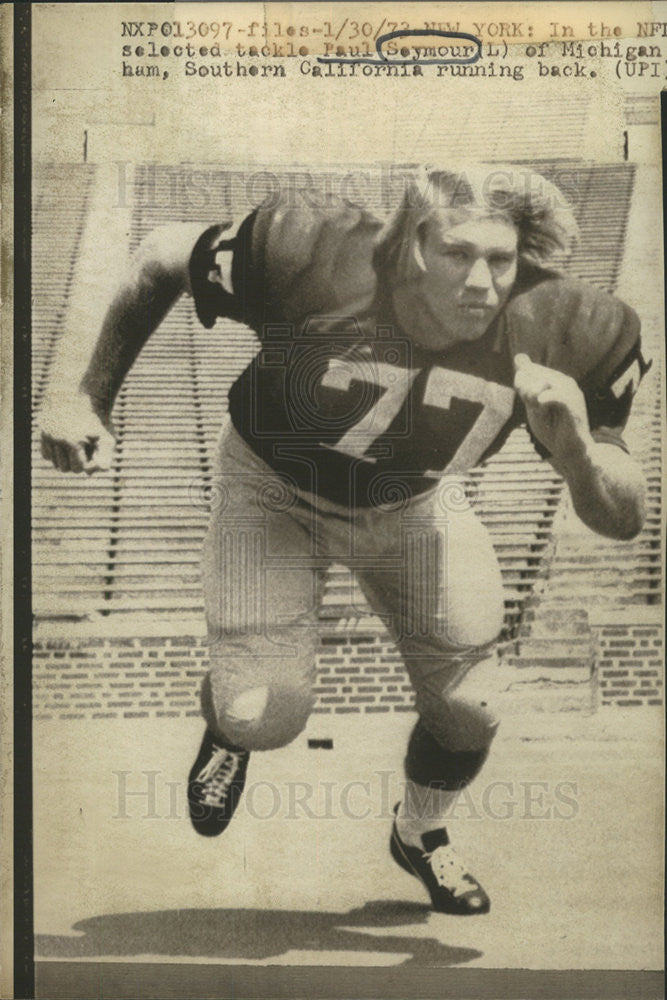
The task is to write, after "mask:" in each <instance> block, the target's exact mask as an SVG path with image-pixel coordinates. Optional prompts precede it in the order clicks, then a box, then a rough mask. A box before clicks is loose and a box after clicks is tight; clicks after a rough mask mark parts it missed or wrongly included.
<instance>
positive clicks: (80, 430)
mask: <svg viewBox="0 0 667 1000" xmlns="http://www.w3.org/2000/svg"><path fill="white" fill-rule="evenodd" d="M39 425H40V430H41V443H42V455H43V456H44V458H45V459H47V461H49V462H52V463H53V465H54V466H55V468H56V469H60V471H61V472H85V473H87V474H88V475H92V473H93V472H98V471H99V470H106V469H108V468H110V466H111V461H112V459H113V452H114V447H115V444H116V439H115V438H114V435H113V430H112V427H111V423H110V422H109V421H103V420H101V419H100V417H99V416H98V414H97V413H96V412H95V410H94V409H93V406H92V403H91V401H90V398H89V397H88V396H86V395H85V394H83V393H74V394H72V395H71V396H67V395H54V396H50V397H47V399H45V401H44V406H43V408H42V412H41V414H40V421H39Z"/></svg>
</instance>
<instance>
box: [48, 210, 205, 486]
mask: <svg viewBox="0 0 667 1000" xmlns="http://www.w3.org/2000/svg"><path fill="white" fill-rule="evenodd" d="M201 229H202V227H201V224H200V223H195V224H176V225H171V226H165V227H162V228H161V229H157V230H155V231H154V232H153V233H151V234H150V235H149V236H148V237H146V239H145V240H144V241H143V242H142V243H141V245H140V247H139V248H138V250H137V252H136V254H135V255H134V257H133V258H132V261H131V263H130V265H129V268H128V271H127V273H126V274H125V275H124V277H123V279H122V280H121V282H120V283H119V285H118V287H117V289H116V291H115V292H114V294H113V296H112V299H111V302H110V304H109V305H108V307H107V308H106V309H105V308H104V305H101V304H100V303H99V302H98V301H97V297H96V295H95V288H94V287H91V288H90V289H89V293H88V295H87V296H86V309H85V314H83V313H81V311H79V313H74V315H73V317H72V318H71V325H70V327H69V329H68V330H67V332H66V333H65V334H64V335H63V336H62V338H61V339H60V341H59V343H58V346H57V350H56V356H55V359H54V366H53V371H52V376H51V379H50V384H49V388H48V390H47V393H46V396H45V399H44V404H43V408H42V413H41V417H40V425H41V431H42V454H43V455H44V457H45V458H47V459H49V460H50V461H52V462H53V464H54V465H55V467H56V468H58V469H60V470H61V471H63V472H66V471H72V472H81V471H85V472H88V473H92V472H95V471H96V470H97V469H104V468H108V467H109V465H110V462H111V456H112V453H113V446H114V438H113V434H112V433H111V410H112V408H113V404H114V400H115V398H116V395H117V394H118V390H119V389H120V387H121V385H122V384H123V380H124V378H125V376H126V375H127V373H128V371H129V370H130V368H131V367H132V364H133V363H134V361H135V359H136V357H137V355H138V354H139V352H140V350H141V348H142V347H143V345H144V344H145V343H146V341H147V340H148V338H149V337H150V335H151V334H152V333H153V331H154V330H156V329H157V327H158V326H159V325H160V323H161V322H162V320H163V319H164V317H165V316H166V315H167V313H168V312H169V310H170V309H171V308H172V306H173V305H174V303H175V302H176V301H177V300H178V298H179V297H180V296H181V294H182V293H183V292H187V291H189V290H190V285H189V277H188V262H189V258H190V253H191V250H192V247H193V245H194V242H195V240H196V239H197V237H198V236H199V235H200V233H201ZM98 331H99V332H98ZM93 338H94V339H93Z"/></svg>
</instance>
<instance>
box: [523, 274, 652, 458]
mask: <svg viewBox="0 0 667 1000" xmlns="http://www.w3.org/2000/svg"><path fill="white" fill-rule="evenodd" d="M508 324H509V326H508V329H509V337H510V345H511V350H512V353H513V354H517V353H520V352H523V353H526V354H528V356H529V357H530V358H531V359H532V360H533V361H536V362H538V363H540V364H543V365H545V366H547V367H549V368H555V369H556V370H557V371H562V372H564V373H565V374H567V375H570V376H572V377H573V378H574V379H575V380H576V381H577V383H578V384H579V386H580V388H581V390H582V392H583V394H584V397H585V400H586V408H587V411H588V419H589V423H590V428H591V432H592V434H593V437H594V438H595V440H596V441H601V442H606V443H609V444H616V445H618V446H619V447H621V448H623V449H624V450H626V451H627V447H626V445H625V443H624V441H623V436H622V432H623V428H624V427H625V424H626V422H627V419H628V416H629V413H630V408H631V405H632V400H633V397H634V395H635V393H636V392H637V389H638V387H639V383H640V382H641V380H642V378H643V377H644V375H645V374H646V372H647V371H648V369H649V368H650V363H648V362H647V361H646V360H645V359H644V357H643V355H642V351H641V339H640V321H639V317H638V316H637V314H636V312H635V311H634V310H633V309H632V308H631V307H630V306H628V305H627V304H626V303H625V302H622V301H621V300H620V299H618V298H616V297H615V296H613V295H610V294H609V293H607V292H605V291H602V290H601V289H599V288H595V287H594V286H592V285H587V284H585V283H584V282H580V281H575V280H573V279H569V278H562V277H555V278H554V277H550V278H549V279H547V280H544V281H541V282H540V283H539V284H537V285H536V286H535V287H533V288H531V289H529V290H528V291H526V292H522V293H521V294H520V295H518V296H517V297H516V298H515V299H514V300H512V301H511V302H510V305H509V307H508ZM534 443H535V446H536V447H537V450H538V451H539V453H540V454H541V455H543V456H544V455H545V451H544V448H543V447H542V446H541V445H540V444H539V442H534Z"/></svg>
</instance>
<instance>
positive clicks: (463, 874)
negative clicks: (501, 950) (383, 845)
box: [390, 806, 491, 916]
mask: <svg viewBox="0 0 667 1000" xmlns="http://www.w3.org/2000/svg"><path fill="white" fill-rule="evenodd" d="M397 808H398V806H396V809H397ZM396 809H395V810H394V811H396ZM421 839H422V846H423V850H421V849H420V848H419V847H412V846H410V845H409V844H406V843H404V842H403V841H402V840H401V838H400V836H399V833H398V829H397V827H396V821H395V820H394V827H393V829H392V831H391V841H390V849H391V855H392V857H393V859H394V861H395V862H396V863H397V864H399V865H400V866H401V868H404V869H405V871H406V872H409V873H410V875H414V876H415V878H418V879H420V880H421V881H422V882H423V883H424V885H425V886H426V888H427V889H428V892H429V895H430V897H431V902H432V904H433V909H434V910H435V911H436V913H451V914H456V915H458V916H470V915H471V914H474V913H488V912H489V910H490V908H491V901H490V899H489V897H488V896H487V894H486V893H485V892H484V890H483V889H482V887H481V885H480V884H479V882H478V881H477V880H476V879H475V878H474V877H473V876H472V875H471V874H470V872H468V871H467V870H466V868H465V865H464V864H463V863H462V862H461V860H460V859H459V858H458V856H457V854H456V852H455V851H454V848H453V847H452V846H451V844H450V843H449V837H448V836H447V831H446V830H445V829H444V828H443V829H439V830H429V831H428V833H424V834H422V838H421Z"/></svg>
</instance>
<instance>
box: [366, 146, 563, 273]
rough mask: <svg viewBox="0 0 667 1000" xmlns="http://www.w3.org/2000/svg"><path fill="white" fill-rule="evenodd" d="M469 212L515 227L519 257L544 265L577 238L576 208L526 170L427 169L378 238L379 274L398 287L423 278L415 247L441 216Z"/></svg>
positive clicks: (410, 183) (411, 183) (410, 184)
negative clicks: (446, 212) (445, 212)
mask: <svg viewBox="0 0 667 1000" xmlns="http://www.w3.org/2000/svg"><path fill="white" fill-rule="evenodd" d="M443 209H444V210H447V209H450V210H452V211H456V210H457V209H468V210H469V211H472V212H473V213H474V214H479V215H480V216H484V217H498V218H504V219H507V220H508V221H509V222H511V223H513V224H514V225H515V226H516V229H517V233H518V251H519V258H520V259H522V260H525V261H528V262H530V263H533V264H538V265H540V264H544V263H546V262H547V261H548V260H549V259H550V258H551V257H552V256H553V255H554V254H555V253H557V252H558V251H564V250H567V249H569V248H570V247H571V245H572V244H573V242H574V241H575V240H576V239H577V237H578V227H577V223H576V220H575V218H574V214H573V212H572V208H571V207H570V205H569V203H568V201H567V200H566V198H565V196H564V195H563V194H562V192H561V191H560V190H559V189H558V188H557V187H556V185H555V184H553V183H552V182H551V181H548V180H547V179H546V178H545V177H543V176H542V175H541V174H538V173H536V172H535V171H534V170H531V169H529V168H528V167H522V166H511V165H508V166H504V165H498V164H476V165H474V166H465V167H460V168H456V169H443V170H437V169H424V170H423V171H421V172H418V173H414V174H411V175H409V176H408V177H407V179H406V184H405V190H404V192H403V197H402V199H401V203H400V205H399V207H398V209H397V210H396V212H395V213H394V214H393V215H392V217H391V218H390V219H389V221H388V222H387V223H386V225H385V227H384V229H383V230H382V232H381V233H380V234H379V237H378V241H377V244H376V248H375V253H374V258H373V260H374V264H375V268H376V270H377V271H378V272H384V273H385V274H386V273H387V272H389V273H390V274H391V275H392V277H393V278H394V280H396V281H398V282H399V283H404V282H406V283H407V282H410V281H412V280H415V279H416V278H418V276H419V271H420V268H419V265H418V263H417V255H416V254H415V248H416V247H418V245H419V240H420V231H421V229H422V227H423V226H424V224H425V223H426V222H428V221H429V220H430V219H432V218H433V217H434V216H436V214H437V213H438V212H439V211H442V210H443Z"/></svg>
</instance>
